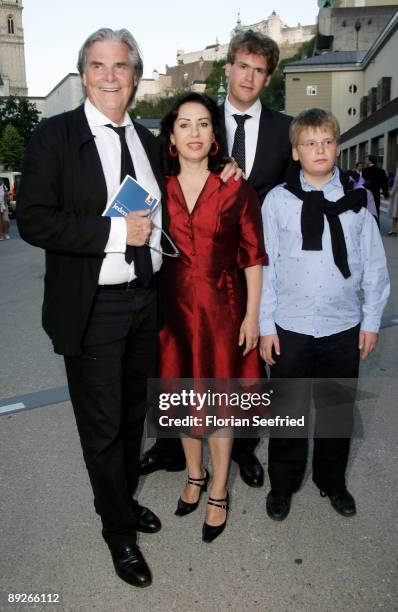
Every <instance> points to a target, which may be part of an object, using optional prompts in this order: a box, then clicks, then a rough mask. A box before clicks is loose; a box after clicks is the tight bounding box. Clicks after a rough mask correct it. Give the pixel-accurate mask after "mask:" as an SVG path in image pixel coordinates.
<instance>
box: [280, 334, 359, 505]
mask: <svg viewBox="0 0 398 612" xmlns="http://www.w3.org/2000/svg"><path fill="white" fill-rule="evenodd" d="M277 333H278V336H279V340H280V347H281V354H280V356H279V357H276V359H275V361H276V365H274V366H272V368H271V376H272V377H274V378H295V379H299V378H300V379H306V378H311V379H327V378H335V379H336V378H337V379H340V378H351V379H357V378H358V372H359V357H360V354H359V350H358V340H359V326H356V327H354V328H352V329H349V330H346V331H343V332H340V333H338V334H333V335H331V336H325V337H322V338H314V337H313V336H308V335H304V334H298V333H295V332H291V331H286V330H284V329H282V328H280V327H277ZM283 384H289V383H288V381H287V382H286V383H283ZM326 388H327V386H326ZM322 389H323V390H322ZM324 389H325V385H324V384H322V382H321V381H319V385H318V384H317V383H316V382H314V384H313V385H312V395H313V399H314V403H315V409H316V421H315V437H314V454H313V460H312V478H313V481H314V482H315V484H316V485H317V486H318V487H319V488H320V489H322V490H324V491H326V492H327V491H328V490H332V489H341V488H343V487H344V486H345V471H346V467H347V461H348V454H349V450H350V438H349V437H348V436H349V435H350V432H351V429H352V421H353V408H354V398H353V396H352V394H351V396H349V398H348V401H347V402H345V403H344V402H342V403H340V404H338V403H337V404H336V406H332V407H331V410H332V411H333V413H332V419H333V418H334V420H335V424H336V425H337V426H338V425H339V423H338V421H339V420H340V421H341V422H342V421H344V427H343V430H344V432H345V433H344V437H335V436H333V437H329V438H328V437H327V435H328V434H327V433H326V434H325V431H324V432H322V434H321V435H322V437H317V430H318V432H319V431H320V429H321V427H322V423H321V422H320V414H321V412H322V410H323V409H324V406H325V399H327V398H325V397H324ZM308 391H309V392H308ZM310 399H311V389H310V388H309V386H307V388H304V387H303V390H302V392H301V393H299V394H298V401H300V402H301V403H300V406H299V411H300V412H301V414H303V415H305V418H307V417H308V409H309V403H310ZM329 417H330V409H329ZM318 420H319V423H318ZM327 431H328V430H326V432H327ZM347 432H348V433H347ZM307 454H308V437H307V436H305V437H301V438H299V437H292V438H277V437H274V436H271V438H270V441H269V447H268V462H269V463H268V465H269V467H268V473H269V478H270V483H271V488H272V489H273V490H274V491H277V492H286V493H294V492H295V491H297V490H298V489H299V487H300V485H301V482H302V479H303V476H304V472H305V466H306V462H307Z"/></svg>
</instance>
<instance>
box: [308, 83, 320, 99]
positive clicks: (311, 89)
mask: <svg viewBox="0 0 398 612" xmlns="http://www.w3.org/2000/svg"><path fill="white" fill-rule="evenodd" d="M317 93H318V85H307V96H316V95H317Z"/></svg>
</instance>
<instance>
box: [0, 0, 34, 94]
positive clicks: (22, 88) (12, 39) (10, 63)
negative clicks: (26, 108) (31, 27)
mask: <svg viewBox="0 0 398 612" xmlns="http://www.w3.org/2000/svg"><path fill="white" fill-rule="evenodd" d="M22 9H23V6H22V0H16V1H15V2H6V1H4V0H0V75H1V77H2V79H3V81H5V80H7V79H8V81H9V94H14V95H18V96H26V95H27V94H28V88H27V85H26V70H25V51H24V32H23V27H22ZM9 17H11V18H12V20H13V27H14V33H9V32H8V18H9Z"/></svg>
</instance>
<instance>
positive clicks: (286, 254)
mask: <svg viewBox="0 0 398 612" xmlns="http://www.w3.org/2000/svg"><path fill="white" fill-rule="evenodd" d="M300 178H301V186H302V188H303V189H304V191H311V190H313V189H314V187H313V186H311V185H309V184H308V183H307V182H306V181H305V179H304V176H303V172H302V171H301V175H300ZM322 191H323V192H324V194H325V198H326V199H328V200H330V201H332V202H335V201H336V200H338V199H339V198H341V197H342V196H343V195H344V190H343V187H342V185H341V183H340V177H339V173H338V170H337V168H335V171H334V173H333V176H332V178H331V179H330V180H329V181H328V182H327V183H325V184H324V185H323V186H322ZM302 205H303V203H302V201H301V200H300V199H299V198H297V197H296V196H295V195H293V194H292V193H291V192H290V191H287V189H284V187H283V186H282V185H278V186H277V187H275V188H274V189H272V190H271V191H270V192H269V193H268V194H267V196H266V198H265V200H264V204H263V207H262V216H263V224H264V237H265V244H266V248H267V253H268V258H269V265H268V266H265V267H264V268H263V288H262V295H261V305H260V334H261V335H262V336H266V335H269V334H275V333H276V328H275V323H277V324H278V325H279V326H280V327H282V328H283V329H285V330H288V331H293V332H297V333H300V334H306V335H309V336H314V337H315V338H319V337H322V336H330V335H332V334H337V333H339V332H341V331H344V330H347V329H350V328H352V327H355V325H357V324H358V323H359V322H360V320H361V310H362V324H361V329H362V330H365V331H370V332H377V331H378V330H379V327H380V320H381V316H382V314H383V309H384V307H385V305H386V303H387V299H388V296H389V293H390V282H389V277H388V271H387V264H386V257H385V253H384V248H383V243H382V240H381V236H380V232H379V228H378V227H377V223H376V221H375V219H374V218H373V216H372V215H371V214H370V212H369V211H368V210H367V208H361V210H360V211H359V212H358V213H355V212H354V211H352V210H348V211H346V212H344V213H342V214H341V215H339V219H340V222H341V226H342V228H343V232H344V238H345V242H346V246H347V257H348V265H349V268H350V272H351V276H349V277H348V278H344V277H343V275H342V274H341V272H340V270H339V269H338V268H337V266H336V264H335V262H334V259H333V252H332V243H331V236H330V228H329V223H328V222H327V221H326V219H325V223H324V230H323V236H322V251H303V250H302V241H303V238H302V233H301V209H302ZM361 290H362V291H363V298H364V300H363V304H362V303H361V299H360V292H361Z"/></svg>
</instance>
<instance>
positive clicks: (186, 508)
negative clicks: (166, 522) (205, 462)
mask: <svg viewBox="0 0 398 612" xmlns="http://www.w3.org/2000/svg"><path fill="white" fill-rule="evenodd" d="M205 472H206V476H204V478H191V476H189V474H188V479H187V484H192V485H195V487H199V488H200V493H199V497H198V501H196V502H194V503H193V504H190V503H189V502H186V501H184V500H183V499H181V497H180V499H179V500H178V502H177V510H176V511H175V512H174V514H175V515H176V516H185V515H186V514H191V512H193V511H194V510H196V508H197V507H198V505H199V502H200V497H201V495H202V493H203V491H207V485H208V482H209V480H210V474H209V472H208V471H207V470H206V468H205ZM200 483H202V484H200Z"/></svg>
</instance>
